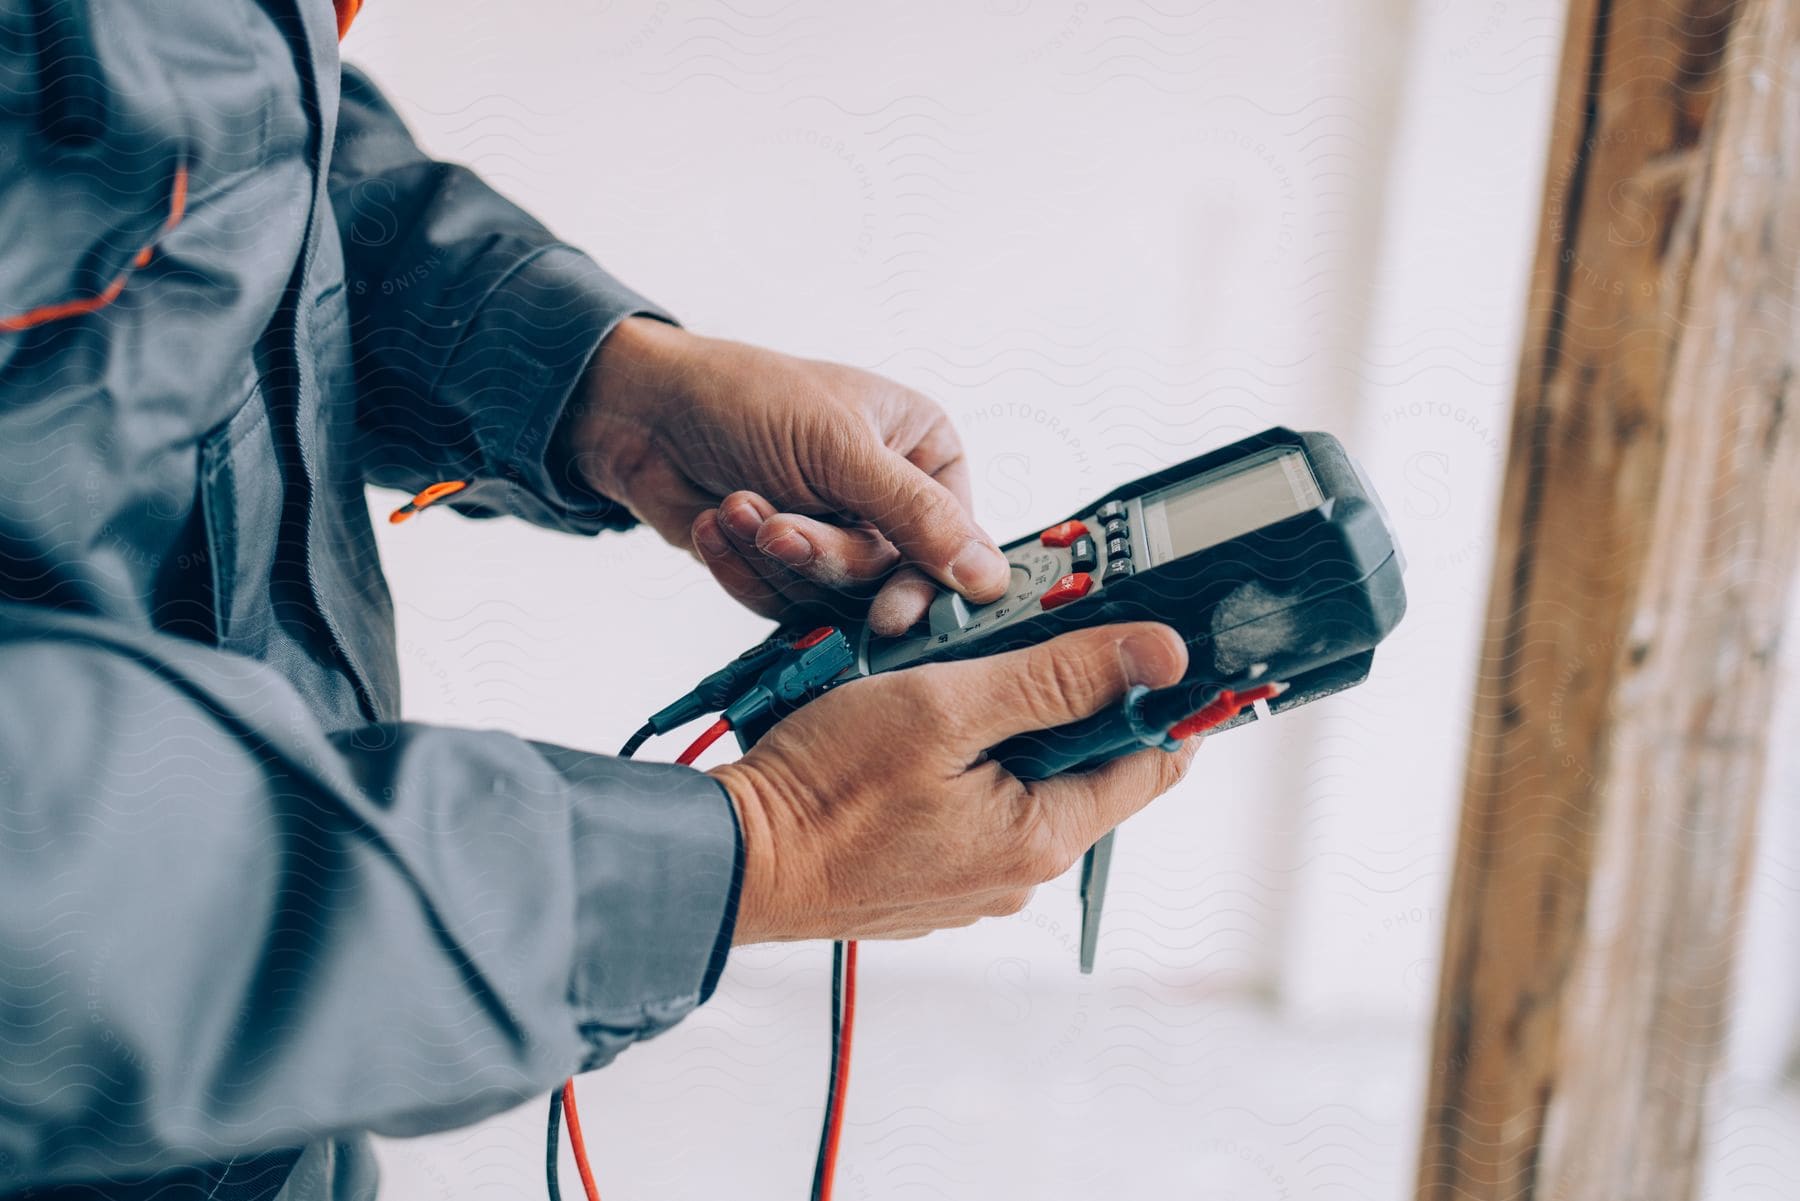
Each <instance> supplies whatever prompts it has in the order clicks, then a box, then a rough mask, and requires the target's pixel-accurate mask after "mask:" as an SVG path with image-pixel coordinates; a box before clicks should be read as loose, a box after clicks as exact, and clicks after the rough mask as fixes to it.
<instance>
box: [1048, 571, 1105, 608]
mask: <svg viewBox="0 0 1800 1201" xmlns="http://www.w3.org/2000/svg"><path fill="white" fill-rule="evenodd" d="M1093 586H1094V577H1093V576H1091V575H1089V574H1088V573H1087V572H1085V571H1076V572H1071V573H1070V574H1068V575H1066V576H1064V577H1063V578H1062V579H1060V580H1058V581H1056V583H1054V584H1052V585H1050V586H1049V587H1048V588H1046V589H1044V595H1042V596H1040V597H1038V604H1040V605H1042V606H1044V608H1045V609H1046V610H1049V609H1054V608H1056V607H1057V606H1059V605H1066V604H1068V603H1069V602H1070V601H1078V600H1080V599H1081V598H1082V597H1084V596H1086V595H1087V594H1088V590H1089V589H1090V588H1092V587H1093Z"/></svg>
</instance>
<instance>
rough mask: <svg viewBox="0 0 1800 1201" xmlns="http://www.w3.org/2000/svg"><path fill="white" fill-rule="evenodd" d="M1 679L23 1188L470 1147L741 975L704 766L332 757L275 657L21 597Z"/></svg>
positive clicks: (419, 742) (725, 838) (6, 1136)
mask: <svg viewBox="0 0 1800 1201" xmlns="http://www.w3.org/2000/svg"><path fill="white" fill-rule="evenodd" d="M0 681H4V687H0V1013H4V1014H5V1020H4V1021H0V1165H4V1167H5V1168H6V1169H7V1170H5V1171H0V1192H6V1191H8V1190H9V1188H10V1187H16V1186H19V1185H23V1184H27V1183H40V1182H47V1181H54V1180H59V1179H69V1178H75V1177H93V1176H96V1175H124V1174H131V1173H137V1172H144V1171H154V1170H157V1169H160V1168H163V1167H166V1166H170V1165H173V1164H177V1163H182V1162H191V1161H198V1160H202V1159H208V1158H218V1157H224V1156H227V1155H241V1154H245V1153H247V1152H249V1151H252V1150H256V1149H260V1148H269V1147H282V1146H293V1145H298V1144H299V1143H302V1142H306V1141H310V1140H312V1139H314V1138H317V1137H319V1136H321V1135H325V1134H331V1133H336V1132H342V1131H351V1130H374V1131H377V1132H383V1133H387V1134H392V1135H411V1134H419V1133H423V1132H427V1131H432V1130H440V1129H446V1128H450V1127H454V1126H458V1125H462V1124H466V1123H468V1122H471V1121H474V1120H476V1119H478V1118H481V1117H483V1116H486V1115H488V1114H491V1113H494V1112H496V1111H498V1110H500V1109H502V1108H505V1107H507V1106H509V1105H512V1104H515V1103H517V1102H519V1101H520V1100H522V1099H524V1098H527V1097H529V1096H530V1095H532V1094H534V1093H536V1092H539V1091H540V1090H546V1089H548V1088H550V1087H551V1086H552V1085H553V1083H554V1082H555V1081H557V1080H560V1079H561V1078H562V1077H563V1076H565V1075H567V1074H568V1073H570V1072H572V1071H574V1070H576V1069H577V1068H584V1067H593V1066H597V1065H599V1064H600V1063H603V1062H605V1061H606V1060H608V1059H610V1058H611V1057H612V1056H613V1055H614V1054H616V1053H617V1052H618V1051H619V1050H620V1049H621V1048H622V1047H623V1046H625V1045H626V1044H628V1043H630V1042H631V1041H633V1040H636V1039H640V1038H643V1037H646V1036H648V1035H650V1034H654V1033H656V1032H657V1031H659V1030H661V1029H664V1028H666V1027H667V1026H669V1025H670V1024H672V1023H673V1022H675V1021H676V1020H677V1019H679V1018H680V1017H681V1016H683V1015H684V1014H685V1013H686V1012H688V1011H689V1010H690V1009H691V1008H692V1007H693V1006H694V1005H695V1004H696V1003H697V1002H698V1001H699V1000H700V999H701V997H702V996H703V995H704V993H705V992H706V991H708V990H709V989H710V988H711V986H712V983H713V982H714V981H715V980H716V978H717V974H718V971H719V968H720V966H721V965H722V963H723V959H724V954H725V950H726V948H727V947H728V945H729V941H730V933H731V930H730V927H731V922H732V914H731V909H732V906H733V904H734V901H733V898H734V895H735V891H734V890H735V887H736V881H735V878H734V877H735V876H736V875H737V874H738V872H739V871H740V870H741V868H740V867H739V865H738V863H737V842H738V838H737V832H736V823H735V817H734V816H733V813H732V806H731V804H730V802H729V800H728V798H727V797H726V796H725V795H724V793H723V790H722V789H721V788H720V787H719V786H718V785H717V784H716V783H715V782H714V781H712V780H711V779H709V778H708V777H706V776H704V775H701V774H699V773H696V772H693V771H689V770H686V769H679V768H671V767H667V766H660V765H648V764H636V763H630V762H625V761H620V760H615V759H610V758H606V757H602V756H594V755H585V754H581V753H579V752H574V751H570V750H566V749H561V748H546V747H537V746H534V745H532V744H529V743H526V742H522V741H520V740H518V739H516V738H513V737H510V736H507V735H504V734H499V733H482V732H475V731H468V730H449V729H436V728H431V727H427V726H418V725H392V726H379V727H368V728H365V729H361V730H357V731H353V732H347V733H344V734H341V735H334V736H327V735H325V734H323V733H321V732H320V731H319V729H318V726H317V724H316V722H315V721H314V720H313V719H312V718H311V716H310V714H309V713H308V712H307V710H306V708H305V706H304V705H303V703H302V702H301V700H300V698H299V697H298V696H297V695H296V694H295V693H294V692H293V691H292V689H291V688H290V687H289V686H288V685H287V684H286V682H285V681H284V680H283V679H282V678H280V677H279V676H278V675H277V674H276V673H274V672H273V671H271V670H269V669H268V668H266V667H265V666H263V665H261V664H258V663H255V662H253V661H250V660H247V659H242V658H239V657H235V656H230V655H226V654H223V653H220V652H218V651H214V650H212V649H210V648H207V647H203V646H200V645H198V644H195V643H190V642H187V641H186V640H181V639H174V638H169V637H166V636H161V635H157V634H154V633H149V632H143V631H139V630H137V629H135V628H132V627H128V626H125V625H122V624H119V623H113V622H108V621H106V620H104V619H101V618H92V617H85V616H80V615H73V614H59V613H51V612H49V611H47V610H42V609H39V608H37V607H35V606H30V605H21V604H18V603H8V602H0ZM571 965H574V969H573V971H571Z"/></svg>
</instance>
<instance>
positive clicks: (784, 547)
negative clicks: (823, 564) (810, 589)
mask: <svg viewBox="0 0 1800 1201" xmlns="http://www.w3.org/2000/svg"><path fill="white" fill-rule="evenodd" d="M762 549H763V551H764V553H766V554H771V555H774V556H775V557H776V558H777V559H780V560H781V561H782V562H783V563H786V564H787V565H788V566H789V567H805V566H806V565H807V564H808V563H811V562H812V561H813V545H812V543H811V542H808V541H807V540H806V537H805V536H804V535H802V534H800V533H798V532H796V531H794V530H783V531H781V533H779V534H777V535H775V536H774V537H773V538H770V539H769V540H768V541H767V542H765V543H763V544H762Z"/></svg>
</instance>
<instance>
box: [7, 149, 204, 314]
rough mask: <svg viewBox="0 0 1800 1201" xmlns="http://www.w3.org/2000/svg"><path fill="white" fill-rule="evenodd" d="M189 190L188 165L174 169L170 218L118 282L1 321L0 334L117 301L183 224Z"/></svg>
mask: <svg viewBox="0 0 1800 1201" xmlns="http://www.w3.org/2000/svg"><path fill="white" fill-rule="evenodd" d="M187 190H188V174H187V165H186V164H179V165H177V166H176V168H175V182H174V183H173V184H171V185H170V187H169V215H168V217H167V218H165V219H164V220H163V223H162V228H161V229H159V230H157V231H156V237H154V238H152V239H150V241H149V242H148V243H146V244H145V245H144V247H143V249H141V250H139V251H138V252H137V254H135V255H133V256H132V259H131V266H129V267H127V268H126V269H125V270H124V271H122V272H120V273H119V277H118V278H117V279H115V280H113V281H112V282H111V283H110V284H107V285H106V287H104V288H102V289H101V290H100V291H99V292H98V293H96V294H95V295H93V296H78V297H76V298H75V299H74V300H61V301H58V302H57V303H55V304H45V305H39V306H38V307H37V308H35V309H27V310H26V311H25V312H23V313H15V314H13V315H12V316H10V317H0V334H15V333H18V332H19V331H20V330H25V329H31V328H33V327H34V326H39V325H48V324H49V323H50V322H52V321H61V320H63V319H65V318H68V317H80V316H83V315H84V314H87V313H93V312H97V311H99V310H100V309H103V308H105V307H106V306H107V305H109V304H111V303H112V302H113V301H115V300H117V299H118V298H119V293H121V292H123V291H124V290H125V281H126V280H128V279H130V278H131V273H132V272H133V271H135V270H137V269H138V268H139V267H142V266H144V265H145V264H146V263H148V262H149V261H150V254H151V251H152V249H153V248H154V247H155V246H156V243H157V242H159V241H161V240H162V239H163V238H164V237H165V236H166V235H167V234H168V232H169V231H170V230H172V229H174V228H175V227H176V226H177V225H179V224H181V215H182V214H183V213H184V212H186V211H187Z"/></svg>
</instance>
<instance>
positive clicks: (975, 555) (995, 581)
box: [950, 542, 1012, 594]
mask: <svg viewBox="0 0 1800 1201" xmlns="http://www.w3.org/2000/svg"><path fill="white" fill-rule="evenodd" d="M1011 574H1012V568H1010V567H1008V566H1007V565H1006V556H1005V555H1002V554H1001V553H1000V552H999V551H997V550H995V549H994V548H993V547H991V546H989V545H988V544H987V543H985V542H971V543H969V544H968V545H967V546H965V547H963V548H962V550H961V551H960V552H958V554H957V556H956V558H954V559H952V560H951V561H950V579H951V581H952V582H953V583H954V584H955V585H956V587H957V590H958V591H959V592H963V593H970V592H977V593H983V594H989V593H994V592H998V591H1001V590H1002V589H1004V588H1005V587H1006V583H1007V579H1008V577H1010V576H1011Z"/></svg>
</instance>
